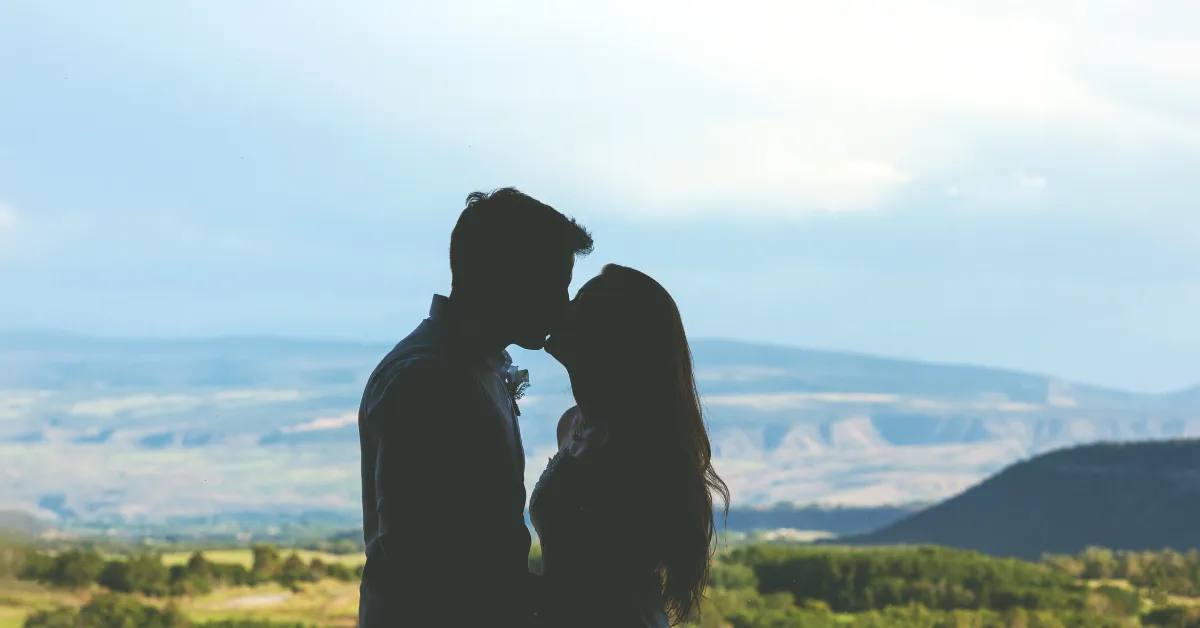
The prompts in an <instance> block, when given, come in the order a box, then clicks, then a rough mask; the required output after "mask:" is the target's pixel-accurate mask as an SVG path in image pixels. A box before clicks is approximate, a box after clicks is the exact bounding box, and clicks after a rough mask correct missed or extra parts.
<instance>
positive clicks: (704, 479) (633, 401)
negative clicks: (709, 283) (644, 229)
mask: <svg viewBox="0 0 1200 628" xmlns="http://www.w3.org/2000/svg"><path fill="white" fill-rule="evenodd" d="M546 350H547V351H548V352H550V353H551V355H553V356H554V357H555V358H557V359H558V360H559V361H560V362H562V363H563V365H564V366H565V367H566V368H567V372H568V374H569V375H570V378H571V386H572V389H573V391H574V394H575V400H576V403H577V404H578V405H577V406H575V407H573V408H571V409H570V410H568V411H567V412H566V413H565V414H564V415H563V417H562V420H561V421H560V422H559V452H558V454H556V455H555V456H554V457H553V458H551V460H550V463H549V464H548V466H547V468H546V470H545V472H544V473H543V474H542V477H541V479H540V480H539V481H538V483H537V486H536V487H535V488H534V491H533V494H532V496H531V499H530V507H529V508H530V515H531V518H532V520H533V523H534V526H535V528H536V530H537V532H538V535H539V537H540V539H541V543H542V557H543V580H544V582H545V593H546V595H545V598H544V600H545V601H544V604H543V609H542V611H541V612H540V615H541V618H542V619H543V621H544V622H545V623H546V624H547V625H549V626H605V627H610V628H611V627H636V626H656V627H657V626H667V625H668V624H679V623H682V622H683V621H684V620H686V619H688V618H689V617H690V616H692V615H693V614H694V612H695V611H696V609H697V607H698V605H699V602H700V599H701V597H702V595H703V591H704V587H705V584H706V581H707V577H708V569H709V561H710V559H711V558H712V546H713V540H714V536H715V525H714V515H713V499H712V493H713V492H716V493H717V494H719V495H720V496H721V498H722V499H723V500H724V502H725V506H726V508H728V502H729V490H728V488H727V487H726V486H725V483H724V482H723V481H722V480H721V478H720V477H719V476H718V475H717V473H716V472H715V471H714V470H713V468H712V464H711V462H712V450H711V447H710V444H709V439H708V433H707V431H706V428H705V424H704V420H703V416H702V413H701V407H700V400H699V396H698V395H697V392H696V385H695V379H694V377H693V374H692V358H691V351H690V349H689V347H688V342H687V337H686V335H685V334H684V330H683V323H682V321H681V320H680V316H679V310H678V308H677V307H676V305H675V301H674V300H673V299H672V298H671V296H670V295H669V294H668V293H667V291H666V290H665V289H664V288H663V287H662V286H661V285H659V284H658V282H656V281H654V280H653V279H651V278H650V277H648V276H647V275H645V274H643V273H641V272H638V271H636V270H633V269H631V268H626V267H623V266H617V265H614V264H610V265H608V266H605V267H604V269H603V271H602V272H601V273H600V275H599V276H597V277H595V278H593V279H592V280H590V281H589V282H588V283H587V284H585V285H584V286H583V288H581V289H580V290H579V292H578V294H577V295H576V297H575V299H574V300H573V301H572V306H571V310H570V315H569V321H568V323H567V325H566V327H565V329H564V330H563V331H562V332H560V333H558V334H556V335H554V336H552V337H551V338H550V340H549V342H548V343H547V347H546Z"/></svg>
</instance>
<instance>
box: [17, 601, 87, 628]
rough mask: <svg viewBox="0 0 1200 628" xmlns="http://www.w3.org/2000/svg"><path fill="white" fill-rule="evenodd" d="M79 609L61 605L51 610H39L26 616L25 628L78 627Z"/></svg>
mask: <svg viewBox="0 0 1200 628" xmlns="http://www.w3.org/2000/svg"><path fill="white" fill-rule="evenodd" d="M78 623H79V611H77V610H75V609H73V608H70V607H66V606H60V607H58V608H56V609H54V610H50V611H38V612H36V613H31V614H30V615H29V616H28V617H26V618H25V623H24V624H23V626H24V628H77V625H78Z"/></svg>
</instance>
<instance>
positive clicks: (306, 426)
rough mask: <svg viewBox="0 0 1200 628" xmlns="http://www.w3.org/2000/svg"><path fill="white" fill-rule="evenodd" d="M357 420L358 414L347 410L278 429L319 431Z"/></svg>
mask: <svg viewBox="0 0 1200 628" xmlns="http://www.w3.org/2000/svg"><path fill="white" fill-rule="evenodd" d="M357 422H358V414H356V413H353V412H348V413H346V414H343V415H341V416H336V417H322V418H319V419H313V420H312V421H309V422H308V423H301V424H299V425H293V426H291V427H285V428H283V429H281V430H279V431H280V432H283V433H284V434H293V433H296V432H316V431H321V430H335V429H338V428H340V427H346V426H348V425H354V424H355V423H357Z"/></svg>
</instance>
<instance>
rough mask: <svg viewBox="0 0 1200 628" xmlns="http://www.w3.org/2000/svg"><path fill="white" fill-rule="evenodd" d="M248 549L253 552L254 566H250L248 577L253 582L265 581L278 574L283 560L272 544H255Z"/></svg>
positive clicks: (272, 578)
mask: <svg viewBox="0 0 1200 628" xmlns="http://www.w3.org/2000/svg"><path fill="white" fill-rule="evenodd" d="M250 550H251V552H253V553H254V566H253V567H251V568H250V579H251V580H252V581H253V582H256V583H257V582H267V581H269V580H274V579H275V578H277V577H278V576H279V570H280V569H281V568H282V567H283V560H282V559H281V558H280V557H279V550H278V549H277V548H276V547H275V546H274V545H255V546H253V547H251V548H250Z"/></svg>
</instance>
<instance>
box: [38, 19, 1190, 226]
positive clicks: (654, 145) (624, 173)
mask: <svg viewBox="0 0 1200 628" xmlns="http://www.w3.org/2000/svg"><path fill="white" fill-rule="evenodd" d="M286 6H287V10H286V11H280V10H272V9H268V8H266V7H264V6H263V5H261V4H234V3H229V4H222V5H212V4H210V3H193V4H179V3H170V4H162V5H149V4H147V5H145V6H144V7H141V8H140V9H139V12H140V13H141V14H142V15H141V17H142V19H145V20H147V21H149V20H153V22H154V23H155V24H156V28H155V29H140V28H139V29H133V28H131V27H129V25H127V24H124V23H123V22H122V21H121V19H120V18H119V17H114V16H112V15H111V7H107V6H106V7H104V8H102V9H101V8H97V9H94V11H98V12H99V13H92V14H90V15H88V14H87V12H84V11H75V12H74V13H73V14H71V15H59V16H55V17H56V18H57V19H74V20H80V21H84V20H87V21H88V22H85V23H88V24H89V25H90V26H91V28H90V29H89V30H91V31H92V32H93V33H102V34H103V36H106V37H108V38H110V39H112V40H113V42H114V43H115V44H117V45H119V46H121V47H122V48H123V49H126V50H128V51H129V52H130V54H133V55H139V56H141V57H144V58H154V59H158V60H165V61H168V62H173V63H175V64H180V65H186V66H188V67H187V68H185V70H186V71H185V72H183V73H182V74H183V75H187V76H192V77H199V79H198V80H209V81H211V82H212V83H213V84H214V85H216V86H219V88H220V89H221V90H222V91H223V92H226V93H242V94H246V95H247V96H246V97H247V98H252V99H254V100H255V102H257V103H259V104H260V105H261V106H273V107H288V108H293V109H294V108H308V109H311V110H314V111H317V112H318V113H320V114H321V115H327V114H329V113H330V112H336V113H337V114H338V115H339V116H341V117H343V118H345V119H349V120H353V123H354V124H360V125H366V126H370V127H373V128H376V129H380V130H383V131H390V132H395V133H397V134H398V135H399V136H402V137H404V138H406V140H411V141H414V142H418V143H423V142H429V143H431V144H433V145H439V146H453V147H459V148H462V149H464V150H466V147H468V146H469V147H470V149H469V152H470V154H471V155H473V156H475V157H476V158H477V159H479V160H481V161H482V162H484V164H485V165H484V167H485V168H487V171H488V172H489V173H490V174H489V176H490V177H494V179H495V180H498V181H499V180H507V181H520V182H523V183H522V184H523V185H526V186H528V187H530V188H534V187H536V188H537V189H541V190H553V189H556V188H570V189H572V190H574V191H578V192H583V193H585V194H590V195H591V196H592V197H593V198H596V199H600V200H601V201H607V202H600V203H597V205H598V206H608V207H612V208H614V210H615V211H623V212H626V213H628V214H630V215H638V216H643V215H647V214H648V213H649V214H667V215H680V214H686V213H694V212H698V211H706V210H707V211H725V212H728V211H730V208H731V207H733V208H736V211H738V212H742V213H769V214H779V213H794V212H799V211H811V210H823V211H839V210H859V209H873V208H878V207H881V206H884V205H886V204H887V201H888V200H889V199H892V198H895V197H896V196H897V195H898V194H899V193H900V192H901V191H902V190H903V189H904V188H905V187H906V186H908V185H909V184H913V183H920V182H922V181H934V182H936V181H941V180H945V179H948V178H949V179H957V180H963V179H964V177H960V176H958V175H962V174H964V173H967V172H970V171H973V170H978V169H980V168H982V167H983V166H982V164H983V163H984V162H989V161H995V160H997V159H1000V160H1007V159H1010V158H1013V156H1012V155H1008V156H1000V157H997V156H996V155H993V154H992V153H991V152H990V151H991V149H990V148H989V146H990V145H991V144H993V143H995V141H996V140H998V139H1000V140H1003V139H1007V138H1010V137H1012V136H1013V135H1014V132H1015V133H1027V134H1028V135H1029V136H1030V137H1034V136H1037V137H1039V138H1041V140H1042V141H1043V142H1046V141H1049V140H1048V139H1047V138H1048V137H1070V138H1075V139H1078V138H1085V139H1088V140H1090V141H1095V142H1104V143H1106V144H1107V145H1108V148H1109V150H1111V151H1112V152H1114V153H1116V152H1120V151H1121V150H1123V148H1125V147H1126V145H1129V146H1133V148H1134V149H1135V150H1136V151H1141V152H1142V153H1144V152H1146V150H1147V147H1149V148H1150V149H1156V148H1162V147H1174V148H1178V147H1183V148H1184V149H1186V150H1190V151H1200V116H1198V115H1197V114H1195V113H1190V112H1192V111H1194V110H1200V107H1196V108H1189V107H1183V106H1180V107H1174V108H1168V107H1164V106H1161V103H1158V102H1152V101H1148V100H1147V99H1146V98H1145V94H1147V93H1156V92H1155V91H1154V90H1153V89H1151V90H1146V89H1142V87H1144V86H1145V85H1146V84H1147V83H1149V85H1150V86H1151V87H1154V88H1161V89H1163V90H1168V89H1174V90H1175V92H1178V94H1177V95H1176V96H1173V97H1174V98H1180V99H1183V100H1184V101H1186V102H1185V104H1187V103H1191V102H1192V100H1188V99H1195V98H1196V94H1195V93H1194V92H1192V93H1188V92H1186V90H1184V91H1180V90H1179V89H1178V88H1177V87H1172V86H1176V85H1177V84H1178V83H1179V82H1180V81H1181V80H1182V79H1185V78H1187V77H1194V76H1195V72H1196V65H1195V64H1196V61H1195V59H1196V55H1194V54H1191V53H1192V52H1193V51H1194V50H1195V49H1196V47H1197V46H1200V27H1198V26H1197V25H1200V15H1196V13H1197V8H1196V7H1200V5H1198V4H1196V3H1194V2H1191V1H1190V0H1188V1H1179V2H1161V3H1155V4H1154V5H1153V6H1152V7H1151V6H1146V5H1143V4H1141V3H1130V2H1105V3H1076V2H1049V3H1046V2H1038V3H1036V4H1035V3H1032V2H1023V1H1018V2H1011V3H1003V6H997V3H985V2H982V1H980V2H962V3H942V2H934V1H932V0H928V1H927V0H914V1H911V2H904V3H899V2H893V1H891V0H873V1H865V0H863V1H847V2H839V3H793V2H786V1H784V0H775V1H767V0H758V1H751V2H749V3H743V4H742V5H739V7H737V8H732V7H731V6H730V5H729V3H727V2H718V1H716V0H701V1H699V2H690V3H683V2H679V1H676V0H604V1H603V2H602V1H600V0H582V1H575V2H559V1H558V0H554V1H551V0H521V1H518V2H515V3H505V4H504V5H503V6H501V5H499V4H496V3H492V2H488V1H486V0H466V1H460V2H452V3H393V4H386V3H374V2H351V3H346V4H344V5H340V6H339V10H338V11H336V12H332V11H329V9H328V5H327V4H326V3H320V2H304V1H298V2H291V3H288V4H287V5H286ZM73 9H74V8H73ZM264 32H268V33H270V36H269V37H264V36H263V33H264ZM205 77H207V78H205ZM1126 77H1136V80H1137V81H1141V83H1139V88H1138V89H1115V88H1113V87H1112V85H1111V83H1112V82H1113V81H1118V82H1119V80H1125V78H1126ZM1131 80H1132V79H1131ZM1175 92H1172V93H1175ZM381 137H387V136H381ZM381 141H387V140H382V139H381ZM989 165H990V168H989V169H991V170H992V171H996V170H998V171H1000V172H1005V171H1009V172H1011V171H1012V170H1013V169H1014V168H1015V166H1016V164H1012V163H998V164H989ZM943 187H944V185H938V187H935V188H933V189H935V190H937V189H942V188H943Z"/></svg>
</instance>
